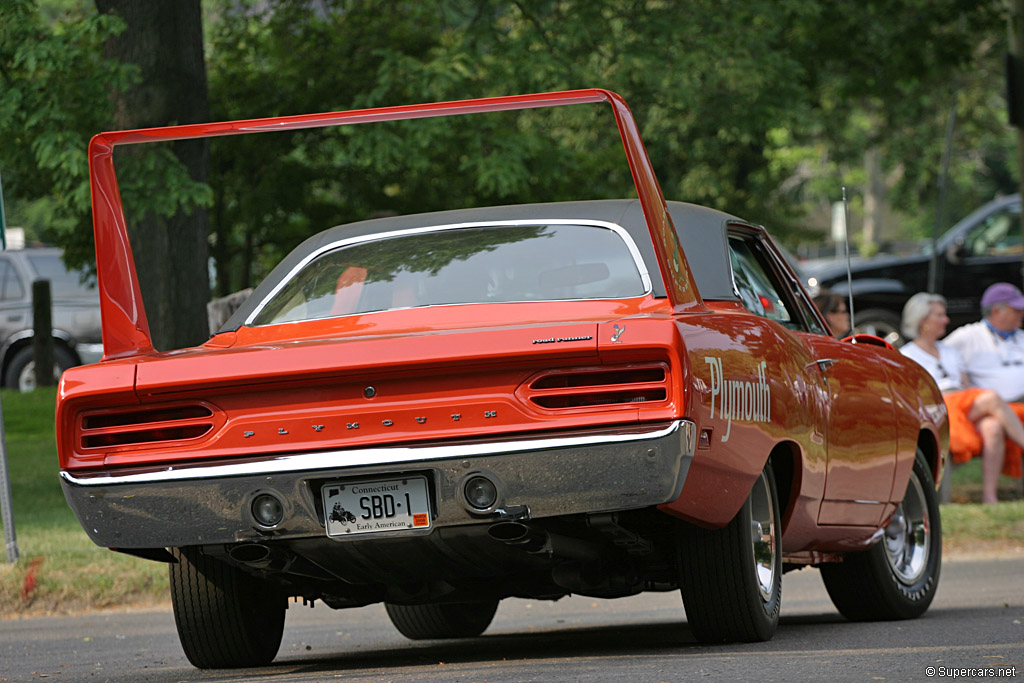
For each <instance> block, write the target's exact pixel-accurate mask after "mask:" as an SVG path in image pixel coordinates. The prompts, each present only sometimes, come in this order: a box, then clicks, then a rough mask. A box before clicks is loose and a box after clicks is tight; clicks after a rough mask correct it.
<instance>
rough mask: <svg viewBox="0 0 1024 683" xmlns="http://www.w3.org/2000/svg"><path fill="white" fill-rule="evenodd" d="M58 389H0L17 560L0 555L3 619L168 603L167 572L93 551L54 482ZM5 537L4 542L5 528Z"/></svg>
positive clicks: (152, 564) (153, 565) (0, 614)
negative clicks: (22, 390)
mask: <svg viewBox="0 0 1024 683" xmlns="http://www.w3.org/2000/svg"><path fill="white" fill-rule="evenodd" d="M55 396H56V391H55V389H52V388H51V389H38V390H36V391H34V392H32V393H28V394H20V393H17V392H13V391H8V390H3V391H0V399H2V407H3V420H4V427H5V429H4V432H5V441H6V446H7V448H6V452H7V463H8V474H9V477H10V485H11V501H12V504H13V508H14V529H15V531H16V533H17V543H18V550H19V555H20V558H19V560H18V562H17V563H16V564H13V565H12V564H9V563H7V561H6V560H7V558H6V555H3V556H0V562H2V564H0V618H3V617H10V616H13V615H18V614H25V613H36V614H39V613H56V614H66V613H70V612H75V611H79V610H82V609H89V608H96V607H110V606H115V605H123V604H133V603H151V602H154V601H158V600H164V599H166V595H167V568H166V566H164V565H163V564H160V563H156V562H147V561H145V560H140V559H138V558H134V557H129V556H127V555H122V554H120V553H115V552H111V551H110V550H107V549H105V548H100V547H98V546H96V545H95V544H94V543H93V542H92V541H91V540H89V537H88V536H86V534H85V532H84V531H83V530H82V528H81V526H79V524H78V521H77V520H76V519H75V516H74V514H73V513H72V512H71V509H70V508H69V507H68V505H67V503H66V502H65V500H64V494H63V493H62V492H61V488H60V483H59V481H58V479H57V471H58V467H57V447H56V439H55V437H54V420H53V417H54V416H53V411H54V402H55ZM4 531H5V536H4V537H5V538H6V529H5V530H4Z"/></svg>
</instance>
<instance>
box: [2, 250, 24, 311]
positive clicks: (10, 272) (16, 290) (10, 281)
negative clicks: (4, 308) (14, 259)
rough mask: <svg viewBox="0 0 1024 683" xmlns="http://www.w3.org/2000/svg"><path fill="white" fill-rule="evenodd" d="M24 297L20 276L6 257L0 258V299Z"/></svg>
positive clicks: (10, 299)
mask: <svg viewBox="0 0 1024 683" xmlns="http://www.w3.org/2000/svg"><path fill="white" fill-rule="evenodd" d="M23 298H25V289H24V287H22V285H21V278H20V277H18V273H17V271H15V270H14V267H13V266H12V265H11V262H10V261H8V260H7V259H0V301H19V300H21V299H23Z"/></svg>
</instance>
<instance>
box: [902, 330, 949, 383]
mask: <svg viewBox="0 0 1024 683" xmlns="http://www.w3.org/2000/svg"><path fill="white" fill-rule="evenodd" d="M935 348H937V349H938V350H939V357H938V358H936V357H935V356H933V355H932V354H930V353H928V352H927V351H925V350H924V349H922V348H921V347H920V346H918V345H917V344H916V343H914V342H907V343H906V344H904V345H903V346H901V347H900V353H902V354H903V355H904V356H906V357H907V358H909V359H910V360H912V361H916V362H917V364H918V365H920V366H921V367H923V368H924V369H925V370H927V371H928V374H929V375H931V376H932V379H934V380H935V383H936V384H938V385H939V390H940V391H942V392H943V393H945V392H947V391H959V390H961V389H963V388H964V385H963V376H964V361H963V359H962V358H960V352H959V351H957V350H956V349H954V348H953V347H952V346H947V345H946V344H943V343H942V342H935Z"/></svg>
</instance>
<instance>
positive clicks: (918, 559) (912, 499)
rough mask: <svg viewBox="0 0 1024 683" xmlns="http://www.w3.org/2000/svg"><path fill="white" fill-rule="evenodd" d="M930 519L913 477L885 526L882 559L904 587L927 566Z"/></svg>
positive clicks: (919, 486) (921, 491)
mask: <svg viewBox="0 0 1024 683" xmlns="http://www.w3.org/2000/svg"><path fill="white" fill-rule="evenodd" d="M930 527H931V519H930V518H929V516H928V506H927V504H926V502H925V497H924V489H923V488H922V487H921V482H920V481H918V478H917V477H916V476H911V477H910V481H909V482H908V483H907V494H906V496H905V497H904V498H903V502H902V503H901V504H900V506H899V507H898V508H896V512H895V514H893V516H892V521H890V522H889V526H887V527H885V538H884V539H883V543H884V544H885V557H886V559H887V560H888V561H889V566H890V567H891V568H892V572H893V575H894V576H895V577H896V578H897V579H899V581H900V582H901V583H903V584H904V585H907V586H909V585H911V584H913V583H914V582H916V581H917V580H918V579H920V578H921V575H922V574H924V571H925V567H927V565H928V552H929V550H930V545H931V544H930V540H929V539H930V538H931V534H929V528H930Z"/></svg>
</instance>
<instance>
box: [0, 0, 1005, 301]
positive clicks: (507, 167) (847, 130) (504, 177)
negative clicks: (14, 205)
mask: <svg viewBox="0 0 1024 683" xmlns="http://www.w3.org/2000/svg"><path fill="white" fill-rule="evenodd" d="M51 1H52V0H51ZM12 2H14V7H16V8H20V10H19V11H20V12H21V13H20V14H18V15H17V16H16V19H17V21H15V22H13V24H12V22H10V21H3V22H0V27H2V28H0V31H18V32H19V33H17V35H12V36H11V39H10V40H8V39H7V36H6V35H5V36H3V37H4V40H2V41H0V65H2V67H3V68H4V69H5V70H6V71H9V72H11V73H12V74H14V75H13V76H10V75H7V74H0V77H3V78H6V79H10V78H12V77H13V78H15V79H20V80H18V82H19V83H26V84H31V83H32V82H33V80H38V79H39V76H38V73H39V72H38V70H36V71H32V70H31V69H29V67H28V66H27V63H28V62H27V59H28V58H27V57H25V56H20V57H17V59H15V58H14V56H13V55H11V54H9V52H10V49H9V48H8V47H6V46H18V47H17V50H20V51H24V52H27V53H29V54H36V53H40V54H43V53H45V54H49V55H50V56H49V57H47V58H46V59H48V60H50V63H53V64H56V62H57V60H58V57H57V56H56V55H55V54H54V53H58V52H60V53H63V52H68V53H70V56H62V57H60V59H67V60H72V61H74V62H75V63H76V65H77V66H78V68H79V73H80V76H81V78H80V79H79V80H78V81H77V82H76V83H74V84H70V83H67V82H66V80H65V81H60V80H56V81H54V80H53V79H55V78H57V77H56V76H55V75H53V74H56V73H59V69H57V68H56V67H55V66H52V67H50V68H48V69H47V74H48V75H47V76H46V78H49V79H51V80H50V81H49V82H53V83H55V85H57V86H58V87H69V88H71V90H70V91H69V94H71V95H72V97H71V98H70V99H67V100H64V99H62V98H54V99H61V101H60V102H55V101H52V100H46V99H45V98H46V97H47V95H46V93H43V92H40V93H35V92H33V94H32V97H35V98H41V104H40V106H41V109H40V110H39V114H38V115H39V116H42V117H43V119H42V120H40V121H29V120H28V119H29V118H31V117H30V115H28V114H26V113H25V112H15V113H14V114H10V112H12V111H13V110H15V109H18V108H19V105H18V103H17V102H15V101H14V100H12V99H11V97H13V96H10V95H9V94H8V92H7V90H6V89H5V91H4V92H2V93H0V107H3V109H2V110H0V130H3V131H5V133H6V132H8V131H13V130H15V129H19V131H20V132H18V133H17V134H18V135H20V136H22V137H21V139H25V140H36V139H37V138H39V137H40V135H36V134H31V133H29V132H26V131H35V132H37V133H42V132H44V129H45V132H46V135H45V136H43V137H42V139H43V140H45V142H39V143H37V145H36V146H35V147H31V146H30V147H29V149H30V150H31V153H26V152H21V151H19V152H17V153H16V154H15V153H8V152H5V151H4V150H0V163H3V164H4V166H3V167H0V172H3V173H4V178H5V181H7V178H8V174H9V172H8V167H11V168H12V169H14V173H15V176H16V178H17V180H16V181H15V182H16V187H17V189H16V190H15V192H16V194H17V196H19V197H22V196H25V197H30V196H33V191H38V192H40V193H42V194H46V193H49V192H51V191H54V192H62V193H67V194H68V195H74V196H77V197H78V198H79V202H78V203H77V204H75V203H74V202H66V203H65V204H62V206H66V209H67V211H68V212H70V213H71V214H72V215H76V216H81V215H82V214H81V212H82V211H83V208H82V207H83V201H84V199H85V198H86V197H87V194H86V193H87V190H85V189H83V179H84V165H82V164H84V156H82V157H81V159H82V161H81V162H80V165H79V167H77V168H75V167H74V164H73V163H71V162H70V160H71V159H73V158H75V154H74V153H72V152H69V151H67V150H69V149H75V150H84V137H87V134H86V133H85V132H83V133H81V134H80V135H82V136H83V137H82V138H76V139H71V138H70V137H68V135H69V133H70V131H88V132H96V131H97V130H99V129H100V128H101V127H102V125H103V123H104V122H105V121H106V120H108V119H106V118H105V112H107V111H109V109H108V108H107V107H105V106H104V102H103V99H104V98H105V97H106V94H107V90H108V88H107V87H106V86H108V85H110V84H118V83H126V82H130V79H131V76H132V73H133V72H132V70H131V68H125V67H119V66H118V65H113V64H110V63H109V62H108V61H106V60H103V58H102V57H101V56H100V53H99V52H98V46H99V45H101V44H102V42H103V41H104V40H105V39H106V38H107V37H109V36H110V35H112V34H113V33H115V32H116V31H117V30H120V28H121V26H120V24H118V22H116V20H113V19H111V18H107V17H97V16H95V15H89V14H88V13H81V14H80V15H79V16H75V17H60V18H58V19H57V20H51V21H46V20H44V19H43V18H41V17H40V16H39V14H38V13H36V12H34V8H35V5H33V3H31V2H29V0H12ZM204 11H205V17H206V40H207V46H206V47H207V49H206V52H207V60H208V62H207V64H208V73H209V83H210V93H211V97H210V101H211V107H212V113H211V118H213V119H214V120H226V119H240V118H255V117H263V116H272V115H283V114H299V113H310V112H317V111H330V110H345V109H352V108H360V107H373V106H383V105H396V104H408V103H415V102H431V101H443V100H453V99H464V98H471V97H483V96H492V95H508V94H519V93H528V92H540V91H550V90H562V89H572V88H581V87H603V88H607V89H610V90H614V91H616V92H619V93H620V94H622V95H623V96H624V97H625V98H626V100H627V101H628V102H629V103H630V105H631V107H632V108H633V111H634V114H635V115H636V118H637V120H638V122H639V124H640V126H641V133H642V134H643V136H644V139H645V141H646V143H647V145H648V152H649V155H650V156H651V159H652V162H653V163H654V166H655V169H656V171H657V172H658V175H659V179H660V180H661V182H662V186H663V189H664V191H665V194H666V196H667V197H668V198H669V199H682V200H687V201H694V202H697V203H702V204H706V205H710V206H714V207H716V208H720V209H724V210H726V211H729V212H731V213H734V214H737V215H741V216H744V217H748V218H751V219H753V220H758V221H762V222H764V223H766V224H767V225H769V227H770V228H771V229H772V231H773V232H774V233H775V234H776V235H779V236H783V237H787V236H788V237H790V238H791V239H795V237H796V236H797V235H799V234H802V231H803V232H806V230H807V228H808V227H812V226H815V224H816V223H820V222H821V221H822V218H820V216H821V215H823V214H824V215H827V214H826V213H825V212H826V210H827V207H828V206H829V204H830V203H831V202H832V201H835V200H836V199H837V198H838V195H839V188H840V186H848V187H850V189H851V195H852V198H853V201H852V208H853V209H854V211H855V212H856V211H858V210H859V209H860V208H861V207H862V206H863V202H862V201H861V197H862V196H867V194H868V192H867V190H865V189H864V188H868V187H869V186H870V185H871V184H872V183H877V182H881V183H882V185H883V186H884V192H885V199H886V200H887V201H888V203H889V204H890V205H891V206H892V207H893V208H894V209H895V210H896V211H898V212H899V215H900V216H901V220H902V222H903V224H904V225H905V226H906V228H907V231H908V233H910V234H913V235H916V236H923V235H926V234H928V233H930V230H931V224H932V222H933V221H934V220H935V209H936V206H937V186H938V184H939V173H940V169H941V159H942V156H943V153H944V151H945V141H944V137H945V135H944V133H945V130H946V125H947V122H948V119H949V116H950V112H951V111H955V112H956V122H957V125H956V127H955V129H954V131H955V135H954V138H953V144H952V147H951V157H950V158H951V164H950V169H951V171H950V186H951V188H952V192H951V193H950V199H949V201H948V202H947V204H948V206H947V215H949V216H957V215H961V214H963V213H965V212H966V211H967V210H968V209H970V208H972V207H973V206H975V205H977V204H980V203H981V202H982V201H984V200H985V199H988V198H990V197H991V196H992V195H993V194H995V193H997V192H1010V191H1014V190H1015V189H1016V186H1015V183H1014V179H1015V178H1016V174H1017V173H1018V169H1016V168H1015V167H1014V163H1015V162H1014V155H1013V154H1012V153H1010V150H1011V149H1012V142H1011V138H1010V135H1009V129H1008V127H1007V126H1006V123H1005V113H1004V111H1005V103H1004V99H1003V95H1002V87H1003V86H1002V51H1003V50H1004V47H1005V34H1006V29H1005V16H1004V14H1003V13H1004V12H1005V6H1004V3H1003V2H1002V0H864V1H863V2H857V3H852V2H836V1H835V0H830V1H825V2H822V1H821V0H688V1H687V2H674V1H671V0H514V1H512V2H507V1H505V0H436V1H434V2H429V3H425V2H421V1H420V0H390V1H388V2H380V1H379V0H317V1H316V2H290V1H287V0H206V3H205V5H204ZM12 26H13V28H12ZM69 27H78V28H77V29H75V30H71V29H70V28H69ZM74 36H77V37H74ZM25 41H30V42H34V45H29V46H26V45H23V43H24V42H25ZM44 43H45V44H47V45H48V46H49V47H46V48H45V49H44V48H43V47H40V46H41V45H42V44H44ZM90 50H91V51H92V52H90ZM87 52H88V53H89V54H90V55H91V56H88V57H87V56H86V54H85V53H87ZM19 54H21V53H20V52H19ZM34 59H35V61H36V62H38V61H39V60H40V59H42V58H41V57H35V58H34ZM44 61H45V60H44ZM44 81H45V79H44V80H43V81H39V82H44ZM26 87H28V88H29V89H31V87H30V86H28V85H27V86H26ZM57 92H60V91H59V90H58V91H57ZM25 96H27V95H24V94H23V95H21V97H25ZM51 97H52V95H51ZM606 110H607V108H606V107H604V108H602V107H597V106H587V107H567V108H561V109H558V110H544V111H526V112H519V113H507V114H501V115H473V116H465V117H459V118H454V119H427V120H418V121H412V122H399V123H389V124H373V125H360V126H347V127H341V128H333V129H310V130H300V131H293V132H289V133H273V134H260V135H248V136H240V137H232V138H223V139H216V140H214V141H212V143H211V168H210V187H211V188H212V195H208V196H203V195H202V191H201V188H196V187H194V186H190V185H189V184H188V183H187V182H186V179H185V177H183V176H182V175H180V174H178V175H174V174H172V175H170V176H168V177H167V178H164V179H161V183H162V188H163V189H162V190H161V191H158V192H154V191H153V190H152V189H144V191H143V192H142V194H141V197H142V199H143V200H147V199H148V200H152V199H154V198H155V197H156V196H159V197H160V198H161V199H162V200H163V202H164V203H165V204H167V205H178V204H181V203H187V202H190V201H191V202H193V203H198V204H203V203H207V202H209V203H210V204H211V214H210V215H211V219H210V220H211V232H212V234H211V238H210V241H211V253H212V255H213V257H214V262H215V264H216V269H217V272H216V278H215V279H216V288H217V290H218V292H219V293H227V292H230V291H233V290H235V289H239V288H241V287H244V286H248V285H252V284H255V282H256V281H258V280H259V279H260V277H261V276H262V275H263V274H265V273H266V272H267V270H268V269H269V267H271V266H272V265H273V264H274V263H276V261H277V260H278V258H280V256H281V254H282V253H284V252H285V251H287V250H288V249H289V248H290V247H292V246H294V245H295V244H296V243H298V242H299V241H301V239H303V238H304V237H306V236H308V235H309V234H311V233H313V232H315V231H318V230H320V229H323V228H325V227H327V226H330V225H335V224H338V223H343V222H346V221H350V220H355V219H360V218H365V217H368V216H372V215H378V214H388V213H414V212H419V211H429V210H434V209H441V208H455V207H459V206H475V205H487V204H502V203H518V202H523V201H549V200H558V199H580V198H598V197H613V196H623V195H624V194H628V193H629V192H630V191H631V182H630V179H629V176H628V172H627V169H625V164H624V156H623V153H622V150H621V148H620V145H619V143H618V140H617V136H616V135H615V134H614V130H613V129H612V127H611V126H612V125H613V124H612V121H611V116H610V114H609V112H607V111H606ZM61 112H64V114H62V113H61ZM9 115H10V116H13V118H8V116H9ZM61 116H65V117H70V118H71V119H73V120H70V121H66V123H67V125H60V122H61V119H60V117H61ZM30 126H34V127H31V128H30ZM19 127H20V128H19ZM76 145H77V147H76ZM83 155H84V151H83ZM871 155H873V156H871ZM64 156H66V157H67V158H68V160H69V161H67V162H65V165H66V166H67V168H68V169H69V170H71V171H73V173H68V174H63V176H62V177H61V178H59V181H60V182H59V183H58V182H56V181H57V180H58V179H57V178H56V177H55V176H56V175H57V174H56V173H54V172H52V171H47V169H49V168H52V166H53V164H54V159H60V158H63V157H64ZM867 158H874V159H877V160H878V162H877V169H876V170H875V171H872V170H871V169H870V168H869V167H868V165H867V164H866V163H865V160H866V159H867ZM47 172H49V173H50V175H49V176H46V175H45V174H46V173H47ZM872 173H875V174H876V175H878V176H879V178H871V177H870V176H871V174H872ZM76 174H77V175H76ZM44 176H45V177H44ZM140 177H141V176H140ZM37 179H41V184H40V182H39V180H37ZM29 188H35V189H34V190H31V189H29ZM76 193H77V194H76ZM162 210H165V211H166V210H170V208H169V207H165V208H164V209H162ZM75 212H78V213H75ZM81 222H82V221H79V223H81ZM817 227H818V228H819V230H820V229H821V228H822V227H824V226H820V225H818V226H817ZM886 230H887V232H886V235H885V237H889V238H891V237H892V236H893V234H892V233H893V232H894V231H893V230H892V229H891V228H887V229H886ZM76 234H77V233H76ZM71 238H72V236H71V235H63V236H61V240H63V241H65V242H68V241H69V240H71Z"/></svg>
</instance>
